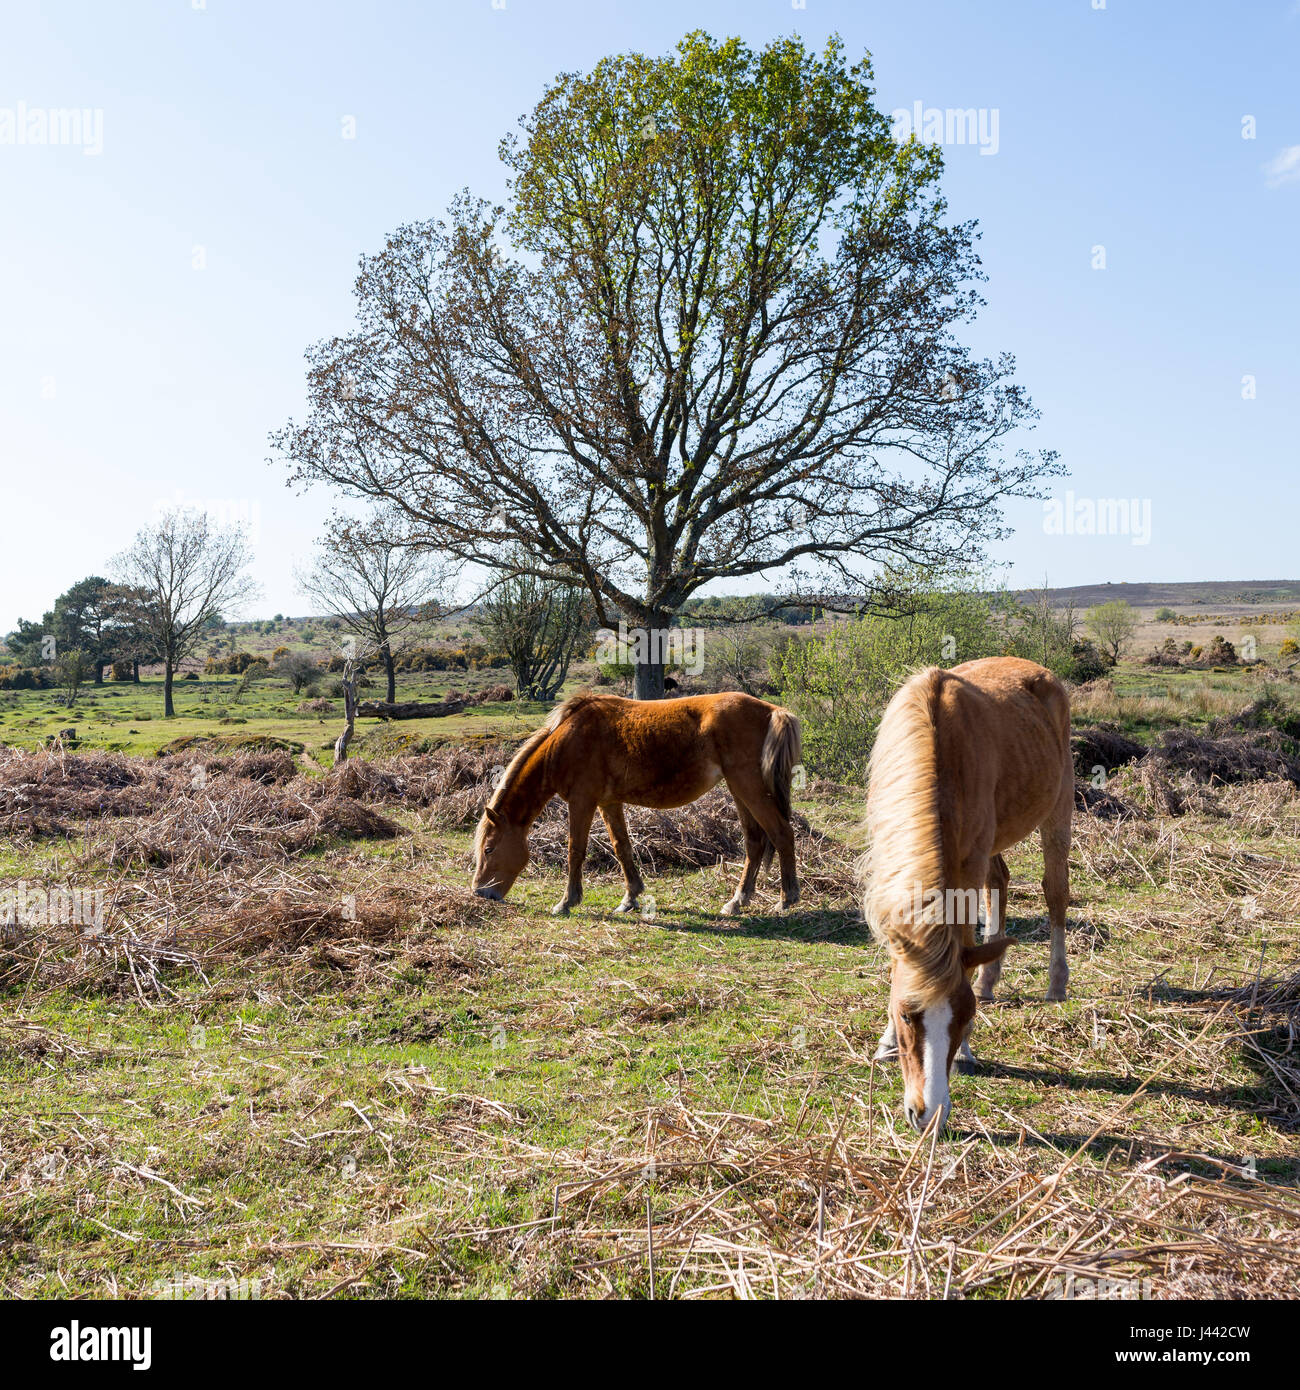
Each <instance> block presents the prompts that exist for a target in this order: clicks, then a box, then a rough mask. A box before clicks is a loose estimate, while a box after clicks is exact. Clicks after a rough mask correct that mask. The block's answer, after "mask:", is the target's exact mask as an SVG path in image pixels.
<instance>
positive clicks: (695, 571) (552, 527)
mask: <svg viewBox="0 0 1300 1390" xmlns="http://www.w3.org/2000/svg"><path fill="white" fill-rule="evenodd" d="M871 78H872V72H871V66H870V61H869V59H864V60H863V61H862V62H860V63H858V64H856V65H849V64H846V62H845V60H844V56H843V52H842V46H841V45H840V44H839V42H838V40H832V41H831V42H830V43H829V44H828V45H827V47H826V49H825V51H824V52H823V53H822V54H820V55H817V54H813V53H811V52H809V51H807V50H805V49H804V48H803V46H802V45H801V43H800V42H799V41H798V40H797V39H782V40H776V41H774V42H773V43H772V44H771V45H770V46H769V47H767V48H766V49H764V50H763V51H762V52H761V53H754V52H752V51H751V50H750V49H748V48H747V47H746V46H745V45H744V44H743V43H742V42H740V41H739V40H737V39H730V40H725V41H722V42H720V43H715V42H714V41H713V40H711V39H710V38H709V37H708V36H707V35H704V34H701V33H698V32H697V33H693V34H690V35H688V36H687V37H686V38H685V39H684V40H682V42H681V43H680V44H679V45H678V49H677V52H676V54H675V55H673V56H670V57H666V58H662V59H659V58H649V57H645V56H642V55H638V54H625V55H621V56H619V57H614V58H609V59H606V60H604V61H602V62H601V63H600V64H598V65H597V67H596V68H595V70H594V71H592V72H591V73H588V74H576V73H575V74H568V75H565V76H562V77H560V78H559V79H557V81H556V82H555V83H554V85H553V86H551V87H550V88H549V89H548V90H547V91H546V93H545V94H544V96H543V98H542V100H541V102H540V103H539V104H538V106H537V108H536V109H535V111H534V112H533V113H532V115H531V116H530V117H527V118H525V119H524V120H523V121H522V122H521V126H522V134H521V136H520V137H519V138H518V139H514V138H512V139H508V140H506V141H504V142H503V144H502V147H501V153H502V158H503V160H504V162H505V164H506V165H507V168H508V171H509V174H510V183H511V203H510V206H509V208H508V209H501V208H498V209H492V208H490V207H488V206H487V205H486V204H484V203H481V202H478V201H475V200H473V199H471V198H470V197H468V195H466V196H464V197H462V198H461V199H459V200H458V201H457V202H456V203H455V204H453V206H452V208H451V210H450V213H449V220H448V223H447V224H444V223H440V222H426V223H419V224H414V225H410V226H406V227H403V228H401V229H399V230H398V231H397V232H395V233H394V234H393V235H392V236H391V237H390V238H389V241H388V244H387V246H386V247H385V248H384V250H383V251H382V252H381V253H380V254H379V255H377V256H374V257H369V258H365V259H363V261H362V265H361V271H360V276H359V278H358V281H357V300H358V319H359V325H358V328H357V330H356V331H355V332H354V333H352V334H351V335H349V336H347V337H344V338H335V339H332V340H330V341H327V342H323V343H319V344H317V345H316V346H314V347H313V348H311V349H310V350H309V353H308V358H309V364H310V366H309V373H308V391H309V401H310V413H309V416H308V418H307V420H306V422H305V423H303V424H301V425H297V424H295V423H294V422H292V421H291V422H289V424H287V425H286V426H285V427H284V428H283V429H282V430H280V431H278V432H277V433H276V434H275V435H274V436H273V437H272V442H273V444H274V446H275V447H276V448H277V449H278V450H279V451H280V452H281V454H282V455H283V456H284V457H285V458H286V459H287V460H288V461H289V464H290V468H291V478H292V480H296V481H301V482H308V483H310V482H317V481H323V482H326V483H329V484H331V485H333V486H336V487H338V488H341V489H342V490H343V491H344V492H346V493H348V494H351V495H354V496H362V497H369V498H374V499H377V500H379V501H381V502H383V503H385V504H392V505H395V506H396V507H397V508H399V509H400V510H401V511H402V512H403V513H404V514H405V516H406V517H407V519H408V521H409V523H410V525H411V527H412V528H413V530H414V533H415V534H416V535H417V536H418V537H419V538H421V539H422V540H425V541H426V542H427V543H428V544H430V545H433V546H436V547H438V548H439V549H441V550H444V551H446V552H449V553H450V554H452V555H454V556H456V557H458V558H459V559H460V560H462V561H463V562H465V563H466V564H472V565H477V566H482V567H484V568H486V569H487V570H489V571H492V570H495V571H498V572H500V571H506V572H509V571H510V568H511V565H510V562H509V561H508V560H507V558H506V555H507V552H508V549H509V544H508V543H509V542H512V541H513V542H516V543H518V544H519V545H520V546H522V547H523V548H524V550H525V551H526V552H527V554H528V557H529V565H530V572H531V573H533V574H534V575H535V576H536V577H538V578H560V577H562V578H567V579H570V580H572V581H574V582H576V583H580V584H582V585H583V586H584V587H586V588H587V590H588V591H589V592H590V594H591V595H592V598H593V600H594V603H595V606H596V614H597V618H598V620H599V621H600V622H602V623H604V624H606V625H612V622H613V616H612V615H614V614H615V613H622V614H625V615H627V618H628V620H629V622H630V623H635V624H638V625H639V626H640V628H641V629H642V630H643V631H645V632H646V633H647V634H648V636H647V638H646V639H644V640H643V641H642V642H641V643H639V644H638V650H637V656H638V660H637V671H636V687H635V688H636V693H637V694H638V695H640V696H642V697H649V696H655V695H658V694H661V693H662V690H663V656H664V644H665V639H666V636H667V629H668V627H669V625H670V622H671V619H672V617H673V615H674V614H676V613H677V612H678V611H679V610H680V608H681V606H682V605H683V603H684V602H685V601H686V599H687V598H689V597H690V596H691V595H692V594H694V593H695V592H697V591H698V590H699V589H700V588H701V587H702V586H703V585H705V584H708V583H710V582H711V581H715V580H724V579H725V580H731V579H735V578H737V577H740V576H748V575H755V574H770V575H778V574H779V575H782V576H783V577H784V581H785V582H788V583H789V585H790V587H791V590H792V591H793V590H799V591H801V592H803V593H805V594H807V593H811V592H814V591H815V592H819V593H822V594H828V595H844V594H845V593H846V591H856V592H861V593H864V594H865V593H869V592H870V590H869V587H868V586H867V584H866V580H865V579H864V575H865V574H866V572H867V570H868V569H869V567H870V566H871V565H872V564H874V563H877V562H881V561H885V560H888V559H891V558H893V559H897V560H900V561H904V562H934V561H937V560H943V559H947V558H950V557H954V556H962V557H964V558H965V559H967V560H970V559H971V558H972V557H973V556H975V555H978V554H979V553H980V552H981V551H982V549H983V547H984V546H985V545H986V544H987V542H989V541H990V540H993V539H996V538H998V537H1000V536H1001V535H1003V534H1005V533H1004V531H1003V530H1002V529H1001V526H1000V516H999V512H998V506H997V504H998V501H999V499H1000V498H1002V497H1004V496H1008V495H1014V496H1033V495H1037V493H1036V484H1037V482H1038V481H1039V480H1040V479H1041V478H1043V477H1044V476H1046V475H1049V474H1051V473H1055V472H1058V471H1059V469H1058V467H1057V466H1056V464H1055V461H1054V459H1055V456H1054V455H1053V454H1052V453H1050V452H1043V453H1039V454H1036V455H1031V454H1029V453H1028V452H1026V451H1023V450H1021V451H1019V452H1017V453H1015V454H1014V456H1010V457H1008V456H1006V455H1004V454H1003V453H1002V449H1001V441H1002V440H1003V439H1004V437H1005V436H1006V435H1007V434H1008V433H1009V432H1011V431H1013V430H1014V429H1016V428H1017V427H1018V426H1021V425H1024V424H1026V423H1028V422H1030V421H1032V420H1033V419H1035V418H1036V416H1035V412H1034V411H1033V410H1032V408H1031V406H1030V403H1029V400H1028V398H1027V397H1026V395H1025V394H1024V392H1023V390H1022V389H1021V388H1020V387H1019V386H1017V385H1015V384H1014V383H1013V382H1012V372H1013V366H1014V364H1013V362H1012V360H1011V359H1010V358H1009V357H1005V356H1004V357H1001V358H999V359H997V360H996V361H992V360H978V359H976V358H974V357H973V356H972V355H971V353H970V352H969V351H968V349H966V348H965V347H963V346H962V345H961V344H959V342H958V341H957V340H956V338H955V336H954V333H955V330H956V329H958V328H959V327H961V326H962V325H963V324H965V323H966V322H967V321H969V320H970V319H971V318H972V317H973V316H974V314H975V312H976V310H977V309H978V307H979V305H980V304H981V302H982V301H981V300H980V298H979V295H978V294H977V293H976V291H975V289H974V288H973V286H974V284H975V283H976V282H977V281H978V280H980V279H981V278H982V275H981V273H980V270H979V259H978V257H977V256H976V254H975V250H974V244H975V229H974V224H958V225H949V224H948V223H947V222H946V220H945V216H946V206H945V203H944V200H943V198H942V196H941V194H940V192H939V187H938V183H939V178H940V174H941V168H942V161H941V157H940V154H939V151H938V149H937V147H934V146H930V145H924V144H921V143H920V142H919V141H917V140H915V139H910V140H908V141H906V142H905V143H902V144H899V143H897V142H896V141H895V140H894V139H893V138H892V135H891V128H890V122H889V119H888V117H887V116H886V115H885V114H884V113H883V112H881V111H879V110H877V109H876V107H875V106H874V104H873V101H872V96H873V92H872V88H871V85H870V83H871Z"/></svg>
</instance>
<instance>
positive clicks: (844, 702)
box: [773, 591, 1007, 781]
mask: <svg viewBox="0 0 1300 1390" xmlns="http://www.w3.org/2000/svg"><path fill="white" fill-rule="evenodd" d="M912 602H913V603H914V604H915V605H916V611H914V612H911V613H908V614H907V615H906V616H902V617H893V616H885V615H869V616H866V617H862V618H857V619H853V620H848V621H844V622H838V623H835V624H834V625H832V626H831V627H830V629H829V630H828V631H826V632H825V633H820V634H816V635H814V636H812V637H809V638H807V639H802V640H800V639H796V640H794V641H791V642H789V643H787V644H786V645H785V647H784V648H783V649H782V650H781V651H779V652H778V653H775V654H774V657H773V663H774V670H773V675H774V677H775V679H776V683H777V684H778V685H779V687H780V690H781V700H782V703H783V704H786V705H788V706H790V708H791V709H793V710H794V711H795V713H796V714H798V715H799V717H800V719H801V720H802V722H803V740H804V761H805V762H806V763H807V765H808V767H809V769H810V770H811V771H814V772H816V773H817V774H819V775H821V776H824V777H833V778H835V779H837V780H840V781H844V780H847V779H849V778H852V779H854V780H857V779H860V778H861V777H862V776H863V772H864V768H865V764H866V759H867V755H868V754H869V753H870V751H871V744H872V741H873V740H874V738H875V735H876V726H877V725H878V724H879V722H880V716H881V714H882V713H883V711H884V707H885V705H886V704H887V703H888V701H889V699H890V697H891V696H892V695H893V693H894V691H895V690H896V689H897V688H898V686H899V685H900V684H901V683H902V682H903V680H904V679H905V678H906V677H907V676H908V675H909V674H910V673H911V671H912V670H914V669H915V668H916V667H919V666H925V665H938V666H951V665H955V664H957V663H959V662H962V661H972V660H974V659H975V658H977V657H981V656H996V655H998V654H1000V653H1001V652H1002V651H1003V650H1004V649H1005V648H1006V646H1007V634H1006V631H1005V629H1004V628H1003V627H1002V626H1001V624H999V623H998V622H997V620H996V617H995V605H994V603H993V601H992V600H991V599H989V598H987V597H984V596H982V595H979V594H975V593H969V592H964V591H962V592H957V593H948V594H937V593H936V594H923V593H917V594H913V596H912Z"/></svg>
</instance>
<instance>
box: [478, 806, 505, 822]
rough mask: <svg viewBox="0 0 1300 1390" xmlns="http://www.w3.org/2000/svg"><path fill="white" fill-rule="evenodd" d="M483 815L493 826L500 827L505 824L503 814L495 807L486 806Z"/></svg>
mask: <svg viewBox="0 0 1300 1390" xmlns="http://www.w3.org/2000/svg"><path fill="white" fill-rule="evenodd" d="M483 814H484V815H485V816H486V817H487V818H488V820H490V821H491V822H492V824H493V825H498V826H499V825H504V824H505V820H504V818H503V817H502V815H501V812H500V811H498V810H497V809H496V807H494V806H484V808H483Z"/></svg>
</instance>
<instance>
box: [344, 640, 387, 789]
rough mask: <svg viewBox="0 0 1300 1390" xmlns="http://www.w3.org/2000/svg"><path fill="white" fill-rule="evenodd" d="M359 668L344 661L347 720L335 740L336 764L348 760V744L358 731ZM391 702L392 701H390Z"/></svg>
mask: <svg viewBox="0 0 1300 1390" xmlns="http://www.w3.org/2000/svg"><path fill="white" fill-rule="evenodd" d="M357 676H358V672H357V668H356V665H355V663H353V662H351V661H345V662H344V663H343V680H342V682H341V684H342V686H343V717H344V720H345V721H346V722H345V723H344V725H343V732H342V733H341V734H340V735H339V736H338V738H336V739H335V740H334V766H335V767H337V766H338V765H339V764H340V763H345V762H347V760H348V744H349V743H351V742H352V736H353V735H354V734H355V733H356V724H357ZM390 703H391V702H390Z"/></svg>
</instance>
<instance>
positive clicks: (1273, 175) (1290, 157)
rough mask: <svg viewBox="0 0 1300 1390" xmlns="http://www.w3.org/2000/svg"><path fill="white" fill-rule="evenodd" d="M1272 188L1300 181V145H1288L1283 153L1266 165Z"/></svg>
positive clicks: (1265, 169)
mask: <svg viewBox="0 0 1300 1390" xmlns="http://www.w3.org/2000/svg"><path fill="white" fill-rule="evenodd" d="M1264 174H1265V176H1266V177H1267V178H1268V186H1269V187H1270V188H1280V187H1281V186H1282V185H1283V184H1284V183H1296V182H1298V181H1300V145H1287V146H1286V147H1285V148H1284V149H1283V150H1282V153H1281V154H1279V155H1278V156H1277V157H1276V158H1275V159H1271V160H1269V162H1268V163H1267V164H1266V165H1264Z"/></svg>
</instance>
